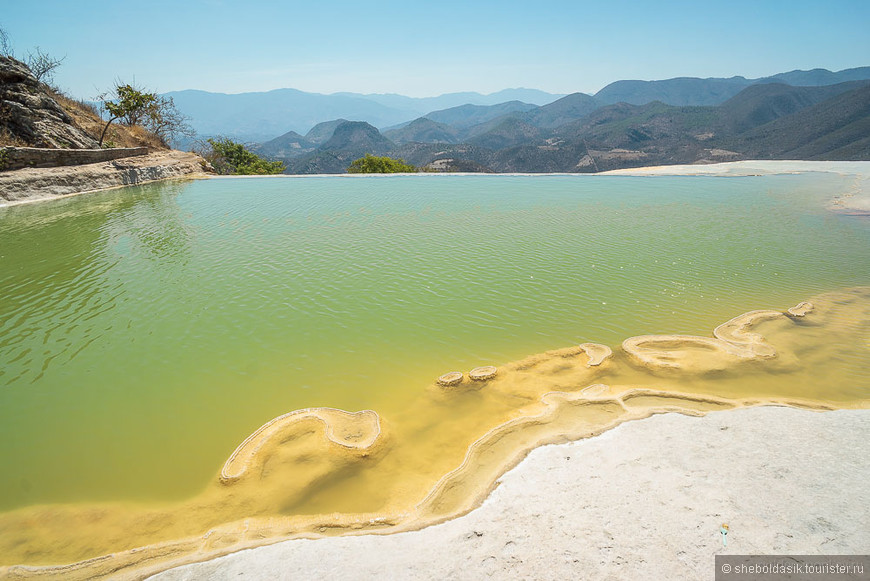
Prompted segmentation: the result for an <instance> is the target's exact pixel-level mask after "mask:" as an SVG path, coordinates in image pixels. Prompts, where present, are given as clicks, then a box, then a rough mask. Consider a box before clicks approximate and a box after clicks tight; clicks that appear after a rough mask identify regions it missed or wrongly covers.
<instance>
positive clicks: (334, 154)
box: [285, 121, 396, 174]
mask: <svg viewBox="0 0 870 581" xmlns="http://www.w3.org/2000/svg"><path fill="white" fill-rule="evenodd" d="M395 148H396V145H395V144H394V143H393V142H392V141H390V140H389V139H387V138H386V137H384V136H383V135H381V133H380V132H379V131H378V130H377V128H375V127H373V126H371V125H369V124H368V123H365V122H363V121H344V122H342V123H339V124H338V126H337V127H335V131H334V132H333V134H332V136H331V137H330V138H329V139H328V140H326V141H325V142H324V143H323V144H321V145H320V146H319V147H318V148H317V149H316V150H315V151H314V152H312V153H310V154H308V155H304V156H301V157H292V158H289V159H285V163H287V173H305V174H314V173H344V172H345V171H346V170H347V167H348V166H349V165H350V164H351V162H352V161H354V160H355V159H359V158H360V157H363V156H364V155H365V154H367V153H371V154H374V155H383V154H386V153H389V152H391V151H393V150H394V149H395Z"/></svg>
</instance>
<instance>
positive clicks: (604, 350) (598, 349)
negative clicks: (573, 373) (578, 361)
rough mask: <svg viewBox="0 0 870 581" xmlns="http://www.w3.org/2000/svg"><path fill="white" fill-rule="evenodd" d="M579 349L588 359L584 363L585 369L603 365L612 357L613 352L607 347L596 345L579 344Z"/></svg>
mask: <svg viewBox="0 0 870 581" xmlns="http://www.w3.org/2000/svg"><path fill="white" fill-rule="evenodd" d="M580 348H581V349H583V351H584V352H585V353H586V355H587V357H589V361H587V362H586V367H597V366H599V365H601V364H602V363H604V362H605V361H606V360H607V359H609V358H610V356H611V355H613V350H612V349H611V348H610V347H608V346H607V345H599V344H598V343H581V344H580Z"/></svg>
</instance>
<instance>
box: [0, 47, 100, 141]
mask: <svg viewBox="0 0 870 581" xmlns="http://www.w3.org/2000/svg"><path fill="white" fill-rule="evenodd" d="M0 133H7V134H9V135H11V136H12V137H15V138H17V139H19V140H21V141H23V142H24V143H25V144H27V145H28V146H30V147H59V148H72V149H87V148H95V147H97V146H98V144H97V141H96V140H95V139H94V138H93V137H91V136H90V135H88V134H86V133H85V132H84V131H82V130H81V129H80V128H79V127H77V126H76V125H75V123H74V122H73V120H72V118H70V116H69V115H67V114H66V112H65V111H64V110H63V109H62V108H61V106H60V105H58V104H57V101H55V100H54V99H52V98H51V97H49V96H48V95H47V94H46V92H45V85H43V84H42V83H40V82H39V81H37V80H36V78H35V77H34V76H33V74H32V73H31V72H30V69H28V68H27V66H26V65H25V64H24V63H22V62H21V61H18V60H15V59H14V58H9V57H4V56H0Z"/></svg>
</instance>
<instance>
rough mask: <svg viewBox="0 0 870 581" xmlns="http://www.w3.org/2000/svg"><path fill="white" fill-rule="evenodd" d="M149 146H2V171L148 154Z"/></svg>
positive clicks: (0, 169)
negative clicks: (72, 147) (51, 147)
mask: <svg viewBox="0 0 870 581" xmlns="http://www.w3.org/2000/svg"><path fill="white" fill-rule="evenodd" d="M147 153H148V148H147V147H123V148H121V147H119V148H114V149H43V148H37V147H0V171H7V170H13V169H22V168H25V167H60V166H65V165H84V164H86V163H100V162H103V161H111V160H113V159H121V158H123V157H133V156H137V155H146V154H147Z"/></svg>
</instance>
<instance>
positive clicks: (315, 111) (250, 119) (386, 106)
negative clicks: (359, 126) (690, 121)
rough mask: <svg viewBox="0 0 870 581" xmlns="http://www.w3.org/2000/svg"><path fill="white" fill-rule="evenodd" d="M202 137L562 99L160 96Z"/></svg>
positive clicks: (267, 134) (523, 92)
mask: <svg viewBox="0 0 870 581" xmlns="http://www.w3.org/2000/svg"><path fill="white" fill-rule="evenodd" d="M165 96H167V97H172V99H173V101H174V102H175V105H176V107H177V108H178V110H179V111H181V112H182V113H183V114H185V115H187V116H188V117H190V119H191V125H192V126H193V128H194V129H195V130H196V132H197V133H198V134H199V135H201V136H205V137H209V136H214V135H223V136H227V137H231V138H233V139H236V140H239V141H244V142H263V141H267V140H269V139H272V138H274V137H276V136H278V135H281V134H283V133H286V132H287V131H295V132H297V133H299V134H304V133H305V132H307V131H308V130H309V129H311V128H312V127H314V126H315V125H317V124H318V123H321V122H324V121H328V120H330V119H337V118H344V119H348V120H352V121H366V122H368V123H370V124H372V125H374V126H376V127H389V126H393V125H398V124H400V123H407V122H409V121H411V120H413V119H415V118H417V117H420V116H421V115H424V114H426V113H428V112H430V111H434V110H438V109H446V108H450V107H455V106H458V105H466V104H472V105H486V106H489V105H497V104H499V103H503V102H505V101H512V100H516V98H517V97H519V96H521V97H523V98H524V99H525V100H526V101H525V103H529V106H530V107H534V106H535V105H542V104H545V103H549V102H551V101H553V100H555V99H558V98H559V97H561V95H555V94H551V93H546V92H544V91H538V90H535V89H506V90H504V91H499V92H497V93H491V94H489V95H482V94H480V93H447V94H444V95H441V96H439V97H425V98H414V97H405V96H403V95H362V94H358V93H335V94H332V95H322V94H319V93H307V92H304V91H299V90H297V89H275V90H273V91H267V92H257V93H238V94H226V93H210V92H207V91H199V90H194V89H189V90H185V91H173V92H169V93H165Z"/></svg>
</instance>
